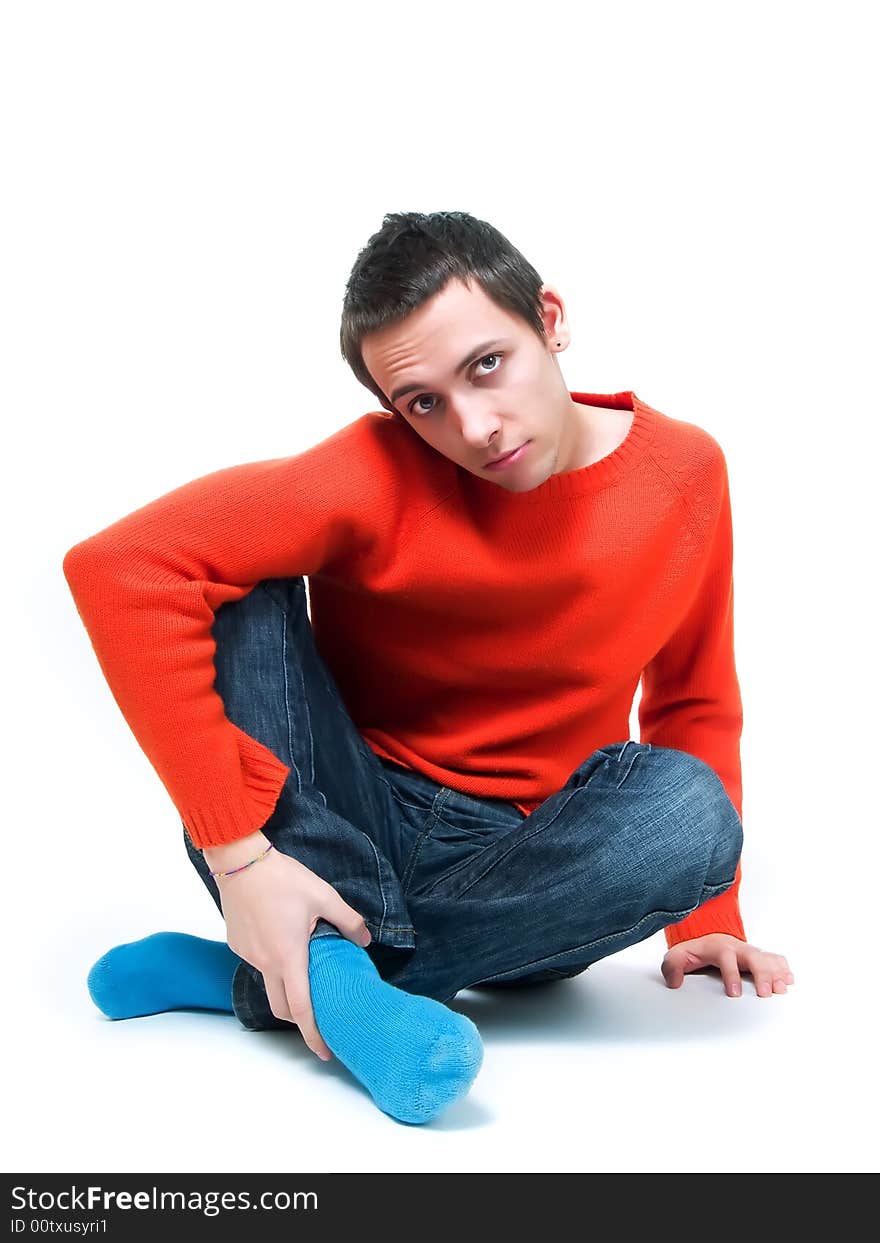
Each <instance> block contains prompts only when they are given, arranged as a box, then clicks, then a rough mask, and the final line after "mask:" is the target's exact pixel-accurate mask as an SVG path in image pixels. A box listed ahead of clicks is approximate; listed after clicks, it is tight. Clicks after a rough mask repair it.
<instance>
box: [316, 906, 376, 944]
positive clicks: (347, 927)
mask: <svg viewBox="0 0 880 1243" xmlns="http://www.w3.org/2000/svg"><path fill="white" fill-rule="evenodd" d="M337 898H338V901H337V902H334V903H333V906H332V910H330V911H329V913H327V914H325V916H324V918H325V919H326V920H327V921H328V923H331V924H333V925H334V926H335V927H337V928H338V929H339V931H340V933H341V934H342V936H344V937H345V939H346V940H347V941H353V942H354V944H355V945H360V946H362V947H363V946H367V945H369V944H370V942H371V941H372V939H373V938H372V936H371V934H370V930H369V928H368V927H367V925H366V924H365V923H364V920H363V916H361V915H359V914H358V912H357V911H356V910H355V909H354V907H351V906H349V905H348V903H347V902H346V901H345V899H344V898H339V896H338V895H337Z"/></svg>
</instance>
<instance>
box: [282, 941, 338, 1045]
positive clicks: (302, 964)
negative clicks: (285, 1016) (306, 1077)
mask: <svg viewBox="0 0 880 1243" xmlns="http://www.w3.org/2000/svg"><path fill="white" fill-rule="evenodd" d="M284 992H285V994H286V996H287V1004H288V1006H289V1007H290V1017H291V1018H292V1019H293V1021H294V1023H296V1025H297V1027H298V1028H299V1030H300V1034H301V1035H302V1038H303V1040H304V1041H305V1042H306V1044H307V1045H308V1047H309V1048H310V1049H311V1050H312V1052H313V1053H316V1054H317V1055H318V1057H319V1058H320V1059H321V1061H322V1062H329V1061H330V1059H331V1058H332V1057H333V1054H332V1053H331V1052H330V1050H329V1049H328V1047H327V1045H326V1044H325V1043H324V1038H323V1036H322V1035H321V1033H320V1032H319V1031H318V1025H317V1023H316V1022H315V1015H314V1011H313V1010H312V996H311V992H310V991H309V943H308V941H305V942H304V943H303V946H302V949H301V950H300V949H299V948H297V950H295V951H294V952H293V953H292V954H291V957H290V961H289V963H288V965H287V972H286V974H285V976H284Z"/></svg>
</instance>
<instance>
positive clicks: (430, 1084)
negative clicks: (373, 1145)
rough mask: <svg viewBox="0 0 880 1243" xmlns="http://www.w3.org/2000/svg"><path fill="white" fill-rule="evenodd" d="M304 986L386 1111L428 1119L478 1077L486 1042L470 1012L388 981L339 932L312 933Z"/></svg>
mask: <svg viewBox="0 0 880 1243" xmlns="http://www.w3.org/2000/svg"><path fill="white" fill-rule="evenodd" d="M309 989H310V992H311V996H312V1009H313V1010H314V1014H315V1022H316V1023H317V1025H318V1031H319V1032H320V1033H321V1035H322V1036H323V1038H324V1040H325V1041H326V1042H327V1045H328V1047H329V1048H330V1049H331V1051H332V1052H333V1053H334V1054H335V1055H336V1057H338V1058H339V1060H340V1062H342V1064H343V1065H344V1066H347V1067H348V1069H349V1070H350V1071H351V1073H352V1074H353V1075H354V1076H355V1078H356V1079H358V1080H359V1081H360V1082H361V1083H362V1084H363V1085H364V1087H365V1088H366V1089H367V1091H368V1092H369V1093H370V1095H371V1096H372V1098H373V1100H374V1101H375V1102H376V1104H377V1105H378V1106H379V1108H380V1109H381V1110H382V1111H383V1113H387V1114H391V1116H392V1117H394V1118H397V1119H399V1120H400V1121H401V1122H428V1121H430V1119H431V1118H434V1117H436V1116H437V1114H439V1113H440V1111H441V1110H443V1109H445V1108H446V1107H447V1105H451V1104H452V1102H453V1101H454V1100H457V1099H458V1098H459V1097H460V1096H463V1095H464V1094H465V1092H466V1091H467V1090H468V1088H469V1087H470V1085H471V1084H472V1083H473V1081H474V1079H475V1078H476V1075H477V1071H478V1070H479V1069H480V1065H481V1063H482V1060H483V1044H482V1041H481V1040H480V1033H479V1032H478V1031H477V1029H476V1027H475V1026H474V1024H473V1023H472V1022H471V1021H470V1019H469V1018H466V1017H465V1015H463V1014H457V1013H456V1012H455V1011H454V1010H450V1009H449V1008H448V1006H444V1005H443V1004H442V1002H439V1001H434V999H433V998H431V997H422V996H419V995H418V994H415V993H406V992H404V991H403V989H400V988H395V987H394V985H393V984H388V983H387V982H386V981H385V980H383V979H382V977H381V976H380V975H379V972H378V971H377V969H376V966H375V964H374V962H373V961H372V959H371V958H370V956H369V954H368V953H367V952H366V950H364V949H361V948H360V947H359V946H357V945H354V944H353V943H352V942H351V941H347V940H346V939H345V938H344V937H340V936H321V937H312V939H311V941H310V942H309Z"/></svg>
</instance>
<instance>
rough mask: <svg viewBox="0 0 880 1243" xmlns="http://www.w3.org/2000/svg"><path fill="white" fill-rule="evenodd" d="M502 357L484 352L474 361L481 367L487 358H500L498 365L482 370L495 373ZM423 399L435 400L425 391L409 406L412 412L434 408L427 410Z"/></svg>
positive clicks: (420, 412)
mask: <svg viewBox="0 0 880 1243" xmlns="http://www.w3.org/2000/svg"><path fill="white" fill-rule="evenodd" d="M502 357H503V355H502V354H484V355H483V357H482V358H478V359H477V361H476V362H475V363H474V366H475V367H479V366H480V365H481V364H482V363H484V362H485V361H486V360H487V359H492V358H496V359H497V360H498V366H495V367H491V368H490V369H489V370H488V371H481V372H480V374H481V375H493V374H494V372H496V371H497V370H498V367H500V366H501V359H502ZM423 401H433V398H432V397H431V395H430V393H423V394H422V396H421V397H416V399H415V400H414V401H413V402H411V403H410V407H409V412H410V414H430V413H431V410H433V408H434V407H433V406H431V407H430V408H429V409H428V410H426V409H425V408H424V406H423V405H421V403H422V402H423ZM416 407H418V409H416Z"/></svg>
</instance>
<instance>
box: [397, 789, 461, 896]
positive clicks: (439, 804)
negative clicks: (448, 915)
mask: <svg viewBox="0 0 880 1243" xmlns="http://www.w3.org/2000/svg"><path fill="white" fill-rule="evenodd" d="M450 794H451V790H449V789H448V788H447V787H446V786H442V787H441V788H440V789H439V790H438V791H437V793H436V794H435V795H434V799H433V802H432V803H431V811H430V813H429V819H428V822H427V824H426V825H425V827H424V829H423V830H422V832H421V833H420V834H419V839H418V841H417V842H416V844H415V846H413V848H412V852H411V853H410V857H409V860H408V861H407V865H406V867H405V868H404V872H403V877H402V879H401V882H400V887H401V889H402V890H403V892H404V894H407V893H409V887H410V884H411V883H412V878H413V873H414V872H415V870H416V864H417V863H418V860H419V855H420V854H421V852H422V846H424V844H425V842H426V841H427V839H428V838H429V837H430V835H431V832H432V831H433V829H434V828H435V827H436V825H437V821H438V820H439V818H440V812H441V811H442V810H443V804H444V803H445V802H446V800H447V799H448V798H449V795H450Z"/></svg>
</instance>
